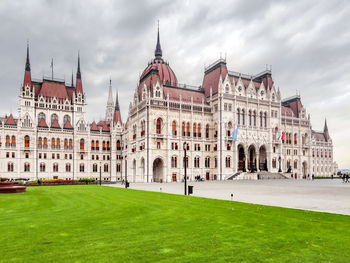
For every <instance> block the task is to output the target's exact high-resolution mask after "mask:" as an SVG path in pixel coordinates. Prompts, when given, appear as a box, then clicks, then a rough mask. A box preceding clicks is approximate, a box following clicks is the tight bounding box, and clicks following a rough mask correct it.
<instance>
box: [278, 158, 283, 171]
mask: <svg viewBox="0 0 350 263" xmlns="http://www.w3.org/2000/svg"><path fill="white" fill-rule="evenodd" d="M281 159H282V158H281V156H279V157H278V162H279V168H278V172H279V173H282V169H281Z"/></svg>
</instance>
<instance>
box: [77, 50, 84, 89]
mask: <svg viewBox="0 0 350 263" xmlns="http://www.w3.org/2000/svg"><path fill="white" fill-rule="evenodd" d="M75 93H76V94H78V93H81V94H83V84H82V83H81V73H80V54H79V52H78V69H77V78H76V84H75Z"/></svg>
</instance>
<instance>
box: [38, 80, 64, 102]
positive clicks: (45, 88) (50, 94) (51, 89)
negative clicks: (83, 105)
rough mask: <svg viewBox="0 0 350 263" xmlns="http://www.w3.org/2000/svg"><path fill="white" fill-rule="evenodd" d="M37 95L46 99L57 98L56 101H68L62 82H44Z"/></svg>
mask: <svg viewBox="0 0 350 263" xmlns="http://www.w3.org/2000/svg"><path fill="white" fill-rule="evenodd" d="M39 95H42V96H43V97H46V98H54V97H55V98H57V99H58V100H65V99H69V97H68V93H67V89H66V86H65V84H64V83H63V82H55V81H47V80H44V81H43V83H42V85H41V89H40V93H39Z"/></svg>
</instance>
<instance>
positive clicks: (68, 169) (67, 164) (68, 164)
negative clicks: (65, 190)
mask: <svg viewBox="0 0 350 263" xmlns="http://www.w3.org/2000/svg"><path fill="white" fill-rule="evenodd" d="M70 170H71V166H70V163H66V172H70Z"/></svg>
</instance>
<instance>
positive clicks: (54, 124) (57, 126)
mask: <svg viewBox="0 0 350 263" xmlns="http://www.w3.org/2000/svg"><path fill="white" fill-rule="evenodd" d="M51 128H56V129H61V126H60V125H59V124H58V121H57V120H56V119H55V120H54V121H53V123H52V124H51Z"/></svg>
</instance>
